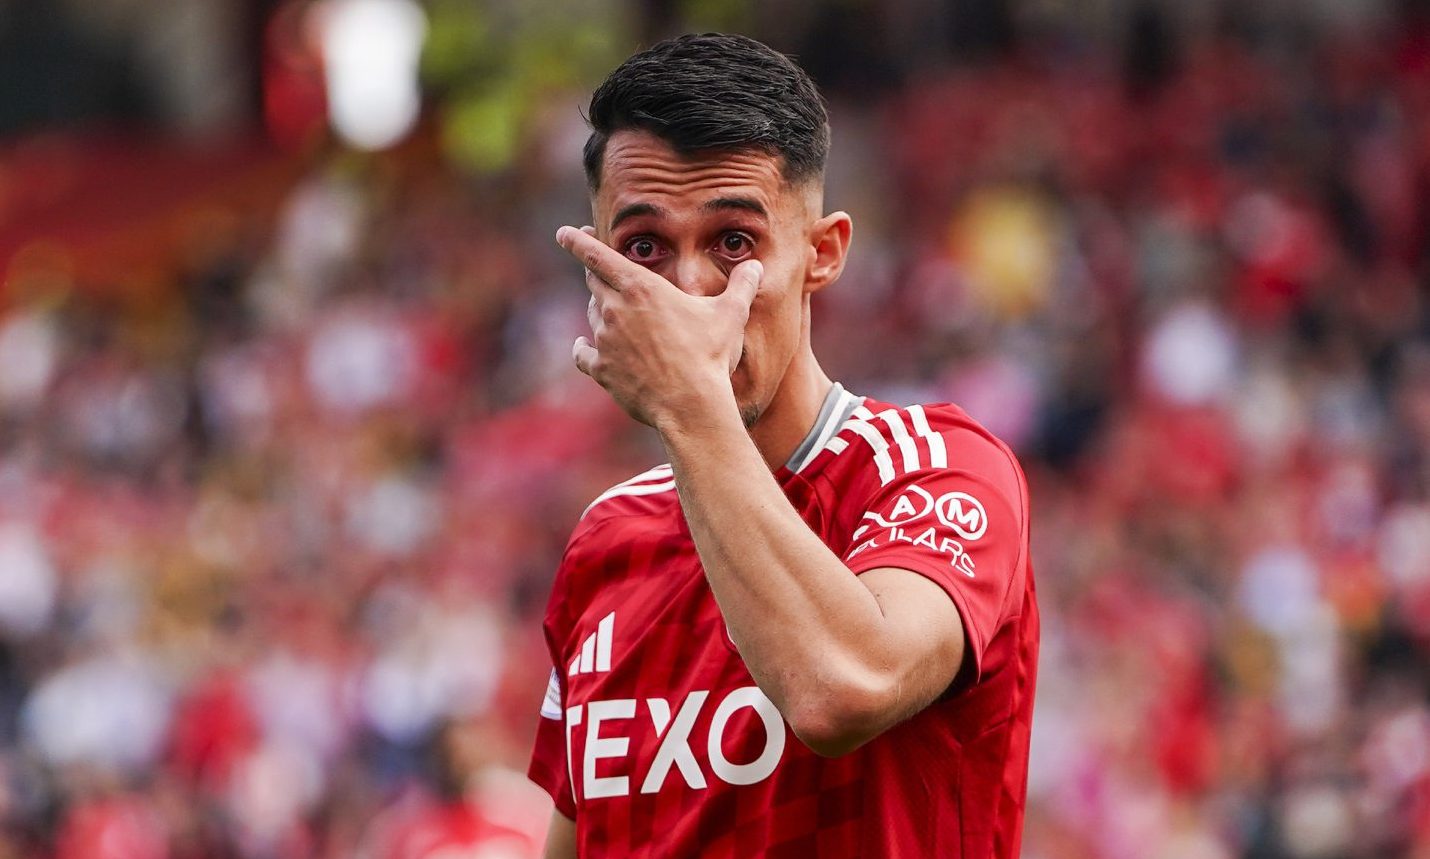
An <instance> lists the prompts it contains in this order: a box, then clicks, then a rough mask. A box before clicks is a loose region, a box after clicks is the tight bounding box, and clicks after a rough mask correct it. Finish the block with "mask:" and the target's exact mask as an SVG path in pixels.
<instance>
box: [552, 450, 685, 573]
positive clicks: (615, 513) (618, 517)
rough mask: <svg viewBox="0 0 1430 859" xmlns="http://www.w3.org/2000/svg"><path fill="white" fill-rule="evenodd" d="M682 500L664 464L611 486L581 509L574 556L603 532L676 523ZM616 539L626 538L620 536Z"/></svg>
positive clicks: (572, 541)
mask: <svg viewBox="0 0 1430 859" xmlns="http://www.w3.org/2000/svg"><path fill="white" fill-rule="evenodd" d="M679 511H680V503H679V501H678V500H677V497H676V493H675V473H674V472H673V471H672V470H671V467H670V465H668V464H662V465H657V466H656V467H654V468H651V469H648V470H646V471H642V472H641V473H640V474H637V475H635V476H634V477H630V478H627V479H625V480H623V481H621V482H620V483H617V484H616V485H614V486H612V487H610V488H609V489H607V490H605V491H604V492H602V493H601V494H599V495H597V496H596V497H595V498H594V499H592V501H591V503H590V504H587V505H586V509H585V510H583V511H581V516H580V519H579V520H578V521H577V523H576V527H575V529H574V530H572V532H571V538H570V540H568V541H567V544H566V553H567V555H570V554H571V553H572V551H573V550H574V549H576V548H577V547H578V546H579V545H582V544H587V543H591V542H593V541H595V542H599V541H600V539H601V538H600V537H599V536H598V535H600V534H607V533H613V532H624V531H625V530H626V529H625V528H621V527H614V528H613V527H610V526H615V525H618V524H619V523H626V524H630V525H634V526H636V527H640V528H642V529H644V530H650V526H651V525H652V522H655V521H658V522H670V523H671V524H672V525H673V524H674V523H675V518H674V517H677V516H678V515H679ZM616 539H623V538H622V537H620V536H619V535H618V536H617V537H616Z"/></svg>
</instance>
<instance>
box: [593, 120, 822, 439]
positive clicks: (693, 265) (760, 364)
mask: <svg viewBox="0 0 1430 859" xmlns="http://www.w3.org/2000/svg"><path fill="white" fill-rule="evenodd" d="M819 205H820V200H819V192H818V189H817V186H816V185H815V183H806V184H801V185H793V186H792V185H790V184H788V183H786V182H785V181H784V178H783V177H782V175H781V173H780V160H779V159H778V158H777V157H775V156H771V155H766V154H763V153H759V152H743V153H734V154H724V155H719V156H708V157H707V156H701V157H697V158H686V157H683V156H681V155H679V154H678V153H676V152H675V150H674V149H672V148H671V147H670V145H669V144H667V143H666V142H665V141H663V140H661V139H660V138H658V137H656V136H654V135H652V134H649V133H646V132H643V131H618V132H616V133H615V134H612V135H611V137H610V139H609V140H608V141H607V143H606V151H605V159H604V162H603V165H602V171H601V185H600V188H599V190H598V191H597V192H596V194H595V198H594V200H593V201H592V209H593V214H594V217H595V219H596V221H595V227H596V235H597V237H599V238H600V239H601V240H602V241H603V242H605V243H606V244H608V245H610V246H611V247H613V248H615V249H616V250H617V251H619V252H621V253H622V254H624V255H625V257H626V258H627V259H629V260H632V261H634V262H637V263H639V264H641V265H643V266H645V267H647V268H649V269H650V270H652V271H654V272H656V273H657V274H659V275H661V276H662V277H664V278H665V279H666V280H668V281H670V282H671V283H672V284H674V285H675V286H676V287H677V288H679V289H681V290H683V291H684V292H687V293H690V294H692V295H718V294H719V293H721V292H723V291H724V289H725V284H726V282H727V281H728V279H729V276H730V270H731V269H733V268H734V267H735V266H736V265H737V264H739V263H741V262H743V261H745V260H748V259H758V260H759V261H760V263H761V264H762V265H763V266H764V277H763V279H762V280H761V281H760V289H759V293H758V294H757V295H756V296H755V301H754V304H753V305H751V307H750V320H749V322H748V324H747V325H746V326H745V344H744V351H743V353H742V354H741V357H740V363H739V366H738V367H737V368H736V370H735V373H734V375H733V377H732V379H731V381H732V382H733V384H734V389H735V399H736V401H737V402H738V403H739V406H740V414H741V416H742V417H743V418H744V421H745V425H746V426H751V425H753V424H754V422H755V421H756V420H758V418H759V416H760V415H761V414H762V413H763V412H764V410H765V408H766V407H767V406H768V405H769V403H770V401H771V399H773V398H774V395H775V392H776V391H778V390H779V386H780V382H781V381H782V380H783V378H784V374H785V371H786V368H788V367H789V365H790V361H791V360H792V359H793V357H794V355H795V352H796V350H797V349H798V348H799V345H800V342H801V332H802V323H803V308H804V304H805V302H804V295H805V288H804V287H805V281H806V275H807V273H808V270H809V265H810V262H811V260H812V258H813V250H812V247H811V244H810V227H811V224H812V222H813V220H814V218H815V217H816V214H817V212H818V207H819Z"/></svg>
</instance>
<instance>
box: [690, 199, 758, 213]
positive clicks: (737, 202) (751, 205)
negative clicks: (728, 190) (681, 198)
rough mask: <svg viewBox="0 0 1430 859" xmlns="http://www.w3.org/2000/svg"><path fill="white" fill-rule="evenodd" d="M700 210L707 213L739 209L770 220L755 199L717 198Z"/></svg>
mask: <svg viewBox="0 0 1430 859" xmlns="http://www.w3.org/2000/svg"><path fill="white" fill-rule="evenodd" d="M700 208H702V209H704V210H705V211H707V212H718V211H722V210H726V209H739V210H740V211H744V212H753V213H755V214H756V215H759V216H760V217H762V218H768V217H769V216H770V213H769V212H766V211H765V207H764V206H762V205H761V204H760V201H759V200H756V199H755V198H753V197H716V198H715V199H714V200H711V201H710V202H708V203H706V204H705V205H704V206H701V207H700Z"/></svg>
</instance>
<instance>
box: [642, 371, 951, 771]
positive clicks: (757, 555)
mask: <svg viewBox="0 0 1430 859" xmlns="http://www.w3.org/2000/svg"><path fill="white" fill-rule="evenodd" d="M659 429H660V430H661V438H662V439H663V440H664V442H665V446H666V450H667V452H668V453H669V454H670V459H671V464H672V466H673V467H674V469H675V478H676V486H677V488H678V490H679V492H680V500H681V506H682V507H683V509H684V511H685V515H686V519H687V520H688V521H689V523H690V529H691V534H692V535H693V536H694V538H695V545H696V549H697V550H698V551H699V553H700V560H701V562H702V564H703V565H704V567H705V572H706V576H707V578H708V579H709V581H710V587H711V589H712V590H713V591H714V593H715V599H716V602H718V603H719V605H720V610H721V612H722V613H723V614H724V616H725V621H726V623H727V625H728V626H729V628H730V636H731V638H732V639H733V640H734V642H735V644H736V646H737V647H738V648H739V650H740V655H741V656H742V657H743V658H744V660H745V664H746V665H747V666H748V667H749V669H750V673H751V675H752V676H753V677H754V678H755V682H756V683H758V684H759V686H760V689H761V690H763V691H764V693H765V694H766V695H768V696H769V698H770V700H771V701H773V702H774V704H775V706H776V707H778V708H779V710H780V713H781V714H782V715H783V716H784V717H785V720H786V721H788V722H789V723H790V727H791V728H793V729H794V731H795V733H796V735H798V736H799V738H800V739H801V740H802V741H803V742H804V743H805V744H806V745H808V746H809V747H810V748H811V749H813V750H814V751H816V752H819V753H821V754H827V755H837V754H843V753H845V752H848V751H851V750H853V749H854V748H857V747H858V746H860V745H862V744H863V743H865V742H867V741H869V740H870V739H873V738H874V737H876V736H878V735H879V734H881V733H883V732H884V731H885V730H887V729H888V728H890V727H892V726H893V725H895V724H897V723H898V722H900V721H903V720H904V719H906V718H908V717H909V716H911V715H913V714H914V713H917V712H918V711H919V710H922V709H923V708H924V707H926V706H928V704H929V703H930V702H931V701H932V700H933V699H934V698H935V697H937V696H938V695H939V694H940V693H941V692H942V691H943V690H944V689H946V688H948V686H949V684H950V683H952V682H953V679H954V676H955V675H956V673H957V671H958V668H959V665H960V663H961V661H962V658H963V649H964V633H963V625H962V621H961V619H960V617H959V615H958V611H957V609H956V608H955V607H954V605H953V601H952V600H951V599H950V598H949V596H948V594H946V593H945V592H944V591H943V589H942V588H941V587H939V586H938V585H937V584H935V583H933V582H932V581H930V580H929V579H927V578H926V577H924V576H922V575H919V574H918V573H913V572H910V571H908V570H902V569H895V568H881V569H875V570H870V571H869V572H867V573H864V574H863V575H861V576H858V577H855V576H853V575H851V574H850V572H849V569H848V567H846V566H845V565H844V562H843V561H842V560H841V559H840V558H839V557H838V556H837V555H835V554H834V553H833V552H832V551H830V549H829V547H828V546H826V545H824V542H823V541H822V540H821V539H820V538H819V536H818V535H816V534H815V533H814V532H813V531H811V530H810V529H809V526H807V525H806V524H805V523H804V521H803V520H802V519H800V517H799V515H798V514H797V513H796V512H795V509H794V508H793V507H792V506H791V505H790V503H789V501H788V500H787V499H786V498H785V495H784V492H783V491H782V490H781V489H780V487H779V484H778V483H777V482H776V481H775V479H774V477H773V475H771V474H770V471H769V468H768V467H767V466H766V465H765V463H764V460H763V459H762V458H761V457H760V455H759V451H758V450H756V448H755V446H754V443H753V442H751V441H750V438H749V436H748V435H747V434H746V433H745V431H744V427H743V425H742V424H741V423H740V418H739V414H738V410H737V409H736V406H735V403H734V400H733V397H731V398H730V399H729V401H728V402H721V401H718V400H717V401H716V402H714V403H712V404H711V406H710V408H709V409H708V410H707V411H705V412H704V413H701V414H696V415H691V416H690V417H689V418H688V419H686V418H681V419H678V420H672V421H670V422H668V423H665V424H663V425H661V426H660V427H659Z"/></svg>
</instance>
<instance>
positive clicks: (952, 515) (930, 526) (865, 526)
mask: <svg viewBox="0 0 1430 859" xmlns="http://www.w3.org/2000/svg"><path fill="white" fill-rule="evenodd" d="M948 531H952V532H953V533H954V534H957V535H958V536H959V537H961V538H963V540H965V541H968V542H973V541H975V540H978V539H979V538H980V537H982V536H983V535H984V534H985V533H987V531H988V512H987V511H986V510H985V509H984V507H983V504H982V503H981V502H980V501H979V500H978V499H977V498H974V497H973V496H972V495H969V494H968V493H967V492H949V493H945V494H944V495H941V496H939V497H938V498H934V496H933V495H932V494H931V493H930V492H929V491H928V490H926V489H924V488H923V487H921V486H919V485H918V484H914V483H911V484H909V485H908V486H907V487H905V489H904V491H903V492H901V493H899V495H898V496H897V497H895V498H894V500H893V501H892V502H890V503H889V504H888V505H887V506H886V508H885V510H884V511H883V512H882V513H880V512H876V511H873V510H871V511H869V512H867V513H865V514H864V518H863V520H862V521H861V524H860V525H859V527H858V528H856V529H855V530H854V536H853V542H854V548H853V549H852V550H851V551H850V552H849V554H848V555H846V556H845V558H846V560H853V559H854V558H855V557H857V556H858V555H861V554H863V553H864V552H867V551H868V550H870V549H876V548H879V547H880V546H886V545H890V544H893V543H907V544H909V545H911V546H917V547H920V548H922V549H925V550H927V551H929V552H933V553H935V554H938V555H942V556H944V557H946V558H948V563H949V566H951V567H953V568H954V569H956V570H958V571H959V572H960V573H963V574H964V575H965V576H967V577H968V578H970V579H971V578H973V577H974V564H973V558H971V557H970V556H969V554H968V552H967V551H966V550H965V549H964V544H963V542H962V541H960V540H958V539H955V538H954V537H952V536H949V534H948Z"/></svg>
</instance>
